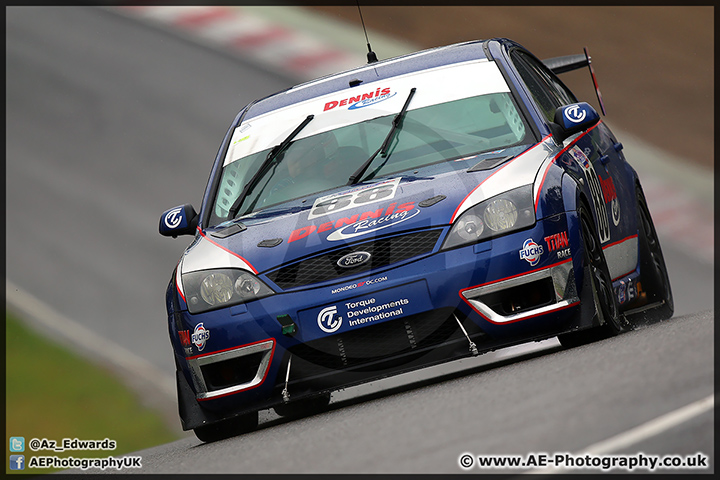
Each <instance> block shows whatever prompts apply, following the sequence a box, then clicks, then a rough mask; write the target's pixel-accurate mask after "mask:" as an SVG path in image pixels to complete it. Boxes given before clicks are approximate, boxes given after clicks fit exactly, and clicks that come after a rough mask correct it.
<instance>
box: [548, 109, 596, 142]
mask: <svg viewBox="0 0 720 480" xmlns="http://www.w3.org/2000/svg"><path fill="white" fill-rule="evenodd" d="M554 120H555V121H554V122H553V123H551V124H550V129H551V130H552V134H553V137H554V138H555V141H557V142H558V143H562V142H563V141H564V140H565V139H566V138H568V137H570V136H572V135H575V134H576V133H579V132H582V131H585V130H587V129H588V128H590V127H593V126H595V125H596V124H597V123H598V122H599V121H600V115H598V113H597V112H596V111H595V109H594V108H593V107H591V106H590V105H589V104H588V103H585V102H580V103H573V104H571V105H565V106H564V107H558V108H557V110H555V119H554Z"/></svg>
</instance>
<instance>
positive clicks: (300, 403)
mask: <svg viewBox="0 0 720 480" xmlns="http://www.w3.org/2000/svg"><path fill="white" fill-rule="evenodd" d="M329 404H330V392H325V393H323V394H321V395H316V396H313V397H310V398H303V399H300V400H297V401H294V402H289V403H283V404H282V405H277V406H276V407H274V410H275V413H277V414H278V415H280V416H281V417H306V416H308V415H314V414H316V413H320V412H322V411H324V410H326V409H327V406H328V405H329Z"/></svg>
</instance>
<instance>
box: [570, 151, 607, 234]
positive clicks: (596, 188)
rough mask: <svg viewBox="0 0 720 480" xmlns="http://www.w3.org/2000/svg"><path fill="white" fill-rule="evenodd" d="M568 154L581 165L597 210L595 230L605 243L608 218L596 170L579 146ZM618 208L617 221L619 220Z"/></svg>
mask: <svg viewBox="0 0 720 480" xmlns="http://www.w3.org/2000/svg"><path fill="white" fill-rule="evenodd" d="M568 152H569V153H570V155H572V156H573V158H574V159H575V160H577V162H578V163H579V164H580V165H581V166H582V167H583V170H584V171H585V179H586V180H587V183H588V188H589V189H590V196H591V197H592V201H593V205H594V206H595V212H597V218H598V221H597V230H598V237H600V243H606V242H607V241H608V240H610V221H609V220H608V214H607V210H606V209H605V203H606V202H605V197H604V195H603V190H602V186H601V185H600V180H599V178H598V174H597V172H595V168H594V167H593V164H592V162H591V161H590V159H588V157H587V155H585V153H584V152H583V151H582V150H580V148H578V147H577V145H576V146H574V147H573V148H571V149H570V150H568ZM619 214H620V212H619V209H618V222H619V221H620V217H619Z"/></svg>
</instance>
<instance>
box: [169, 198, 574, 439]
mask: <svg viewBox="0 0 720 480" xmlns="http://www.w3.org/2000/svg"><path fill="white" fill-rule="evenodd" d="M573 222H576V218H575V216H574V212H568V213H567V214H562V215H557V216H555V217H553V218H551V219H546V220H541V221H538V222H537V223H536V225H535V226H534V227H532V228H531V229H528V230H524V231H520V232H515V233H512V234H509V235H506V236H503V237H499V238H494V239H490V240H488V241H485V242H482V243H480V244H475V245H470V246H466V247H461V248H456V249H453V250H449V251H442V252H440V251H438V249H439V248H440V245H441V243H442V239H443V238H444V235H441V236H440V239H439V240H438V244H437V245H436V246H435V249H434V250H433V252H434V253H430V254H427V255H424V256H420V257H415V258H410V259H408V260H406V261H404V262H400V263H398V264H394V265H390V266H388V267H387V268H383V269H379V270H372V271H367V272H363V273H362V274H360V275H354V276H348V277H344V278H342V279H340V281H338V280H333V281H330V282H324V283H320V284H314V285H312V286H311V287H301V288H294V289H289V290H287V291H285V292H283V293H279V294H276V295H273V296H271V297H266V298H264V299H261V300H257V301H254V302H251V303H249V304H246V305H238V306H234V307H229V308H224V309H220V310H215V311H211V312H206V313H203V314H198V315H192V314H189V313H188V312H187V309H186V308H183V307H185V306H184V305H182V303H181V300H180V301H177V300H176V302H175V303H176V305H178V306H179V309H178V310H177V311H173V312H172V313H171V328H170V336H171V340H172V342H173V344H174V347H175V352H176V358H177V359H178V365H179V366H180V369H181V376H182V377H183V378H184V380H185V381H186V382H187V385H188V386H191V390H192V393H193V396H194V400H195V401H196V402H197V403H198V404H199V405H201V406H202V410H208V411H213V412H234V413H238V412H242V411H251V410H258V409H261V408H267V407H270V406H273V405H276V404H279V403H281V402H282V401H283V397H282V391H283V390H285V389H287V390H286V391H287V392H289V393H290V398H291V399H295V398H301V397H303V396H307V395H311V394H313V393H318V392H320V391H328V390H332V389H336V388H341V387H346V386H350V385H354V384H357V383H361V382H365V381H369V380H372V379H376V378H382V377H385V376H389V375H393V374H397V373H402V372H405V371H409V370H413V369H417V368H422V367H426V366H430V365H434V364H437V363H441V362H444V361H449V360H453V359H455V358H461V357H463V356H468V355H471V354H472V353H473V350H472V347H471V343H472V344H475V345H476V346H477V349H478V350H479V351H481V352H482V351H489V350H493V349H496V348H500V347H503V346H507V345H512V344H517V343H521V342H525V341H531V340H540V339H543V338H548V337H551V336H554V335H556V334H558V333H560V332H563V331H568V330H570V329H572V328H575V327H577V322H578V318H577V317H578V315H577V312H578V311H579V303H580V300H579V298H580V293H579V292H580V289H581V287H582V274H581V273H579V272H581V267H582V262H581V261H579V260H577V259H581V258H582V251H581V242H580V239H579V236H578V235H579V234H578V233H577V232H575V230H577V229H570V228H569V225H572V224H573ZM575 224H576V223H575ZM557 235H562V236H563V237H562V238H565V239H567V245H564V246H563V249H562V250H559V249H558V248H556V247H557V242H555V243H553V244H551V243H547V240H546V239H547V238H556V236H557ZM528 239H530V240H532V243H533V244H535V245H536V246H540V247H542V246H543V245H544V248H536V249H535V250H534V252H533V255H531V256H529V257H528V255H523V253H522V252H523V249H524V248H527V247H526V245H527V241H528ZM263 280H265V281H267V282H268V283H269V284H272V282H271V281H269V280H268V278H267V277H266V276H263ZM198 324H203V325H204V328H205V329H207V330H208V338H207V344H206V345H205V344H203V349H204V350H203V351H198V350H197V347H196V346H195V345H193V344H192V343H191V344H190V345H188V342H187V341H185V342H184V343H183V341H182V338H183V335H182V334H181V333H178V332H180V331H186V332H187V331H192V330H193V328H196V326H197V325H198ZM289 324H291V327H290V328H289V327H288V325H289ZM283 332H285V334H283ZM185 337H187V334H185ZM179 378H180V377H179ZM186 394H187V392H186ZM186 396H187V395H186ZM181 410H182V408H181ZM184 425H185V426H186V428H194V427H193V422H184Z"/></svg>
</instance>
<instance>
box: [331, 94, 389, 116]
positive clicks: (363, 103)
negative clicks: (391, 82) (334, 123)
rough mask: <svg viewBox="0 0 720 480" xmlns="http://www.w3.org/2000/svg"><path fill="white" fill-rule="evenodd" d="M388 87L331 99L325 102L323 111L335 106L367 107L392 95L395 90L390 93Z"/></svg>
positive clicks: (352, 108) (355, 108) (349, 107)
mask: <svg viewBox="0 0 720 480" xmlns="http://www.w3.org/2000/svg"><path fill="white" fill-rule="evenodd" d="M390 92H391V89H390V88H377V89H376V90H375V91H370V92H365V93H361V94H358V95H356V96H352V97H348V98H343V99H341V100H331V101H329V102H327V103H326V104H325V108H323V112H327V111H328V110H332V109H333V108H335V107H345V106H347V107H348V110H357V109H358V108H363V107H367V106H369V105H373V104H375V103H379V102H383V101H385V100H387V99H389V98H392V97H394V96H395V95H396V94H397V92H395V93H390Z"/></svg>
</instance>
